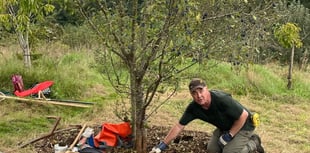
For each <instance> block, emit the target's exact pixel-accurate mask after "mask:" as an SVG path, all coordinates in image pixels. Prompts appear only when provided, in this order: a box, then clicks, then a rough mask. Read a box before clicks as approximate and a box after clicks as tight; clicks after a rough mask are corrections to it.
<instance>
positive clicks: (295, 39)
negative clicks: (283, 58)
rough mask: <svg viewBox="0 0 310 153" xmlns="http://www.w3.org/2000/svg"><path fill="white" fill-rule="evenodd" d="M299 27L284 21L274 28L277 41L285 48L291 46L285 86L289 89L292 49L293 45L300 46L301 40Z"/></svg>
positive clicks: (290, 84)
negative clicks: (283, 23)
mask: <svg viewBox="0 0 310 153" xmlns="http://www.w3.org/2000/svg"><path fill="white" fill-rule="evenodd" d="M299 32H300V28H299V27H298V26H297V25H296V24H293V23H286V24H285V25H282V26H280V27H279V28H276V30H275V37H276V38H277V39H278V41H279V43H280V44H281V45H282V46H283V47H285V48H291V58H290V64H289V71H288V76H287V79H288V83H287V88H288V89H291V87H292V70H293V63H294V50H295V47H297V48H300V47H301V46H302V42H301V39H300V36H299Z"/></svg>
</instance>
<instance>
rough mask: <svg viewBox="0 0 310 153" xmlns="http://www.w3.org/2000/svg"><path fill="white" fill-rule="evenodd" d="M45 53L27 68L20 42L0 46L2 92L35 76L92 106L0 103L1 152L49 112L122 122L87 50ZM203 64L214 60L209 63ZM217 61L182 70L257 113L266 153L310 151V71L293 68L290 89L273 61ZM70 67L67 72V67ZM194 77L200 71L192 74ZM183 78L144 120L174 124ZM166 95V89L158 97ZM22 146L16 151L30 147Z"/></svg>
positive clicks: (47, 125) (205, 127) (55, 48)
mask: <svg viewBox="0 0 310 153" xmlns="http://www.w3.org/2000/svg"><path fill="white" fill-rule="evenodd" d="M41 49H42V50H44V52H43V54H44V56H42V57H41V59H39V60H35V61H33V62H34V68H33V69H32V70H24V69H21V67H22V61H21V60H18V58H17V56H16V54H17V52H18V51H19V50H18V47H16V46H15V47H14V46H12V47H6V48H0V52H1V54H0V57H1V59H4V60H0V66H1V69H0V90H1V91H9V92H10V91H12V84H11V80H10V76H11V75H12V74H15V73H19V74H22V75H23V77H24V82H25V86H26V87H30V86H31V84H32V83H34V82H40V81H43V80H53V81H55V84H54V85H53V87H52V90H53V94H54V96H55V97H57V98H60V99H70V100H81V101H91V102H94V103H95V105H94V106H93V107H92V108H74V107H65V106H58V105H46V104H45V105H41V104H36V103H31V102H22V101H13V100H3V101H1V102H0V137H1V140H0V152H1V151H2V152H5V151H8V150H11V149H14V148H16V147H17V146H18V145H20V144H21V143H25V142H27V141H29V140H31V139H34V138H36V137H39V136H41V135H43V134H45V133H48V132H49V131H50V130H51V128H52V126H53V124H54V122H55V120H53V119H48V118H47V116H59V117H61V121H60V124H59V125H58V128H65V127H68V126H69V125H74V124H83V123H85V122H87V123H88V124H89V125H99V124H101V123H102V122H115V123H117V122H120V120H119V119H118V118H117V117H116V116H115V114H114V113H113V112H115V110H114V109H115V102H116V101H117V99H118V98H117V97H118V96H117V95H116V94H115V92H114V91H113V89H112V88H111V86H110V85H109V83H108V81H107V79H106V78H105V76H104V75H102V74H100V73H99V72H98V69H96V68H95V67H94V65H95V62H94V60H93V55H92V52H91V50H87V49H79V50H74V51H73V50H71V49H69V48H67V47H66V46H62V45H60V44H56V45H55V44H54V45H52V46H43V47H42V48H41ZM208 64H210V65H212V64H214V61H210V62H209V63H208ZM216 65H217V66H214V67H211V68H210V67H208V69H205V68H204V66H197V67H194V68H193V69H191V70H189V71H187V72H186V73H187V74H192V75H193V76H194V73H195V72H196V71H197V69H199V72H200V73H201V72H202V74H200V76H201V77H203V78H205V79H207V80H208V84H209V88H210V89H221V90H225V91H227V92H230V93H232V94H233V96H234V97H235V98H236V99H238V100H239V101H240V103H242V104H243V105H245V106H247V107H248V108H249V109H250V110H253V111H255V112H258V113H259V114H260V116H261V125H260V126H259V127H258V128H257V130H256V132H257V133H258V134H259V135H260V136H261V137H262V141H263V145H264V146H265V149H266V152H268V153H307V152H310V132H309V130H308V129H310V117H309V115H308V112H309V111H310V106H309V100H310V81H309V78H310V72H309V71H308V72H305V71H299V70H297V69H296V70H295V69H294V74H293V89H292V90H287V89H286V81H287V80H286V72H287V69H288V68H287V67H286V66H279V65H277V64H268V65H250V67H249V68H248V69H247V70H245V69H243V68H242V70H241V71H238V73H237V72H236V71H234V70H233V69H232V68H231V66H230V65H229V64H227V63H217V64H216ZM68 70H70V71H68ZM214 74H216V75H214ZM197 75H198V74H197ZM187 77H188V78H184V83H183V86H182V87H181V88H180V89H179V91H178V92H177V94H176V95H174V96H173V97H172V99H170V100H169V101H168V102H167V103H165V105H163V106H162V107H160V108H159V110H157V112H156V113H155V114H153V115H152V116H151V117H150V118H149V120H148V124H149V125H163V123H164V124H165V125H166V126H171V125H173V124H175V122H177V121H178V119H179V117H180V116H181V114H182V112H183V110H184V108H185V107H186V105H187V103H188V102H189V101H190V99H191V97H190V95H189V94H188V91H187V87H186V84H187V82H188V80H189V78H190V76H187ZM165 96H166V95H165V94H163V95H162V97H165ZM186 129H188V130H198V131H205V132H210V133H211V132H212V130H213V129H214V127H212V126H210V125H209V124H206V123H204V122H201V121H194V122H193V124H190V125H189V126H188V127H186ZM31 150H32V148H25V149H22V150H20V151H16V152H24V153H25V152H29V153H31V152H32V151H31Z"/></svg>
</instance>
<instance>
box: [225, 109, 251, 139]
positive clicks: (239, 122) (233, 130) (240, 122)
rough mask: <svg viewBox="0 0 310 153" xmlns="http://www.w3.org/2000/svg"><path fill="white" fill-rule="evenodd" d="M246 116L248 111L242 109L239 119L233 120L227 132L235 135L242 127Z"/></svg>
mask: <svg viewBox="0 0 310 153" xmlns="http://www.w3.org/2000/svg"><path fill="white" fill-rule="evenodd" d="M248 116H249V113H248V112H247V111H246V110H245V109H243V112H242V114H241V115H240V117H239V119H238V120H236V121H235V122H234V124H233V125H232V127H231V129H230V131H229V133H230V134H231V135H232V136H235V135H236V134H237V133H238V132H239V130H240V129H241V128H242V127H243V125H244V124H245V122H246V120H247V118H248Z"/></svg>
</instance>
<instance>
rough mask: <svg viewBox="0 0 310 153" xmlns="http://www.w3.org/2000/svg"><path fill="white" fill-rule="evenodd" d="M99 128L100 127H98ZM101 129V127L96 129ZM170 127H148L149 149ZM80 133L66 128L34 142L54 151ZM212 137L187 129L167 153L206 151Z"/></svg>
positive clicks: (115, 151) (117, 152) (121, 151)
mask: <svg viewBox="0 0 310 153" xmlns="http://www.w3.org/2000/svg"><path fill="white" fill-rule="evenodd" d="M98 128H99V127H98ZM96 130H99V129H95V131H96ZM169 130H170V127H160V126H152V127H150V128H148V129H147V131H148V134H147V141H148V146H147V147H148V150H151V149H152V148H153V147H154V146H155V145H157V144H158V143H159V142H160V140H162V139H163V138H164V137H165V136H166V134H167V132H168V131H169ZM78 133H79V129H72V130H66V131H63V132H58V133H55V134H54V135H53V136H51V137H49V138H46V139H43V140H40V141H38V142H36V143H34V144H33V146H34V147H35V150H36V152H37V153H54V152H55V151H54V145H55V144H66V145H68V146H70V144H71V143H72V142H73V141H74V139H75V137H76V135H77V134H78ZM209 138H210V135H209V134H208V133H205V132H198V131H189V130H185V131H183V132H182V133H181V135H180V136H178V137H177V138H176V139H175V140H174V141H173V143H171V144H170V145H169V149H168V150H167V151H166V152H167V153H189V152H197V153H198V152H199V153H206V145H207V142H208V140H209ZM106 152H110V153H132V152H134V151H133V150H132V149H128V148H111V149H109V150H106Z"/></svg>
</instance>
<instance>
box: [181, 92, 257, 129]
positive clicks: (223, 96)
mask: <svg viewBox="0 0 310 153" xmlns="http://www.w3.org/2000/svg"><path fill="white" fill-rule="evenodd" d="M210 93H211V105H210V107H209V109H208V110H206V109H203V108H202V107H201V106H200V105H199V104H197V103H196V102H195V101H192V102H191V103H190V104H189V105H188V106H187V108H186V110H185V112H184V114H183V116H182V117H181V119H180V121H179V123H180V124H181V125H187V124H188V123H189V122H191V121H193V120H194V119H201V120H203V121H206V122H208V123H211V124H212V125H214V126H216V127H217V128H219V129H220V130H222V131H228V130H230V128H231V127H232V125H233V123H234V122H235V121H236V120H238V119H239V117H240V115H241V114H242V112H243V109H245V110H246V111H247V112H248V113H249V116H248V118H247V120H246V123H245V124H244V126H243V127H242V128H241V130H247V131H251V130H254V129H255V127H254V125H253V123H252V121H251V115H250V114H251V113H250V111H249V110H247V109H246V108H245V107H243V106H242V105H241V104H240V103H239V102H238V101H236V100H234V99H233V98H232V97H231V95H230V94H227V93H224V92H222V91H217V90H210Z"/></svg>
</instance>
